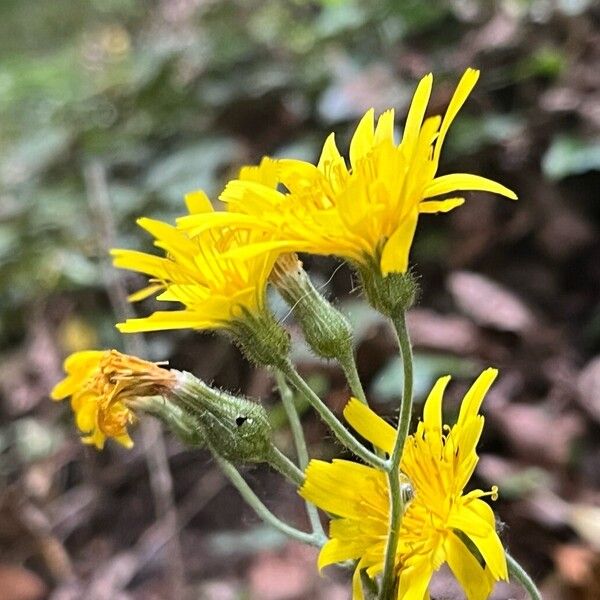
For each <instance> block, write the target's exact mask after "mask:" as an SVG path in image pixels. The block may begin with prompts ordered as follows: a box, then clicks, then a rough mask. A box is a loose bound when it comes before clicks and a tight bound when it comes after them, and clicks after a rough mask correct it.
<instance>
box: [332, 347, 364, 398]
mask: <svg viewBox="0 0 600 600" xmlns="http://www.w3.org/2000/svg"><path fill="white" fill-rule="evenodd" d="M338 361H339V363H340V366H341V367H342V370H343V371H344V375H345V376H346V380H347V381H348V385H349V386H350V391H351V392H352V395H353V396H354V397H355V398H358V400H360V401H361V402H362V403H363V404H366V405H367V406H368V405H369V403H368V402H367V396H366V394H365V390H364V388H363V386H362V382H361V380H360V377H359V375H358V370H357V368H356V359H355V358H354V352H353V350H352V348H349V351H348V352H344V353H343V354H342V355H340V356H338Z"/></svg>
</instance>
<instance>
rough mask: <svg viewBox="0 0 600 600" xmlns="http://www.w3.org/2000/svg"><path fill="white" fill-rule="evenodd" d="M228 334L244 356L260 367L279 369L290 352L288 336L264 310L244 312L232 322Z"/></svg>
mask: <svg viewBox="0 0 600 600" xmlns="http://www.w3.org/2000/svg"><path fill="white" fill-rule="evenodd" d="M230 332H231V334H232V336H233V339H234V341H235V343H236V344H237V345H238V346H239V348H240V350H241V351H242V353H243V354H244V356H245V357H246V358H247V359H248V360H249V361H251V362H253V363H254V364H256V365H258V366H261V367H276V368H281V367H282V366H283V365H284V364H285V363H286V361H287V357H288V354H289V351H290V336H289V334H288V333H287V331H286V330H285V329H284V328H283V327H282V326H281V325H280V324H279V323H278V322H277V321H276V320H275V317H273V315H272V314H271V313H270V312H268V311H267V310H266V309H264V310H262V311H260V312H259V313H250V312H248V311H244V314H243V317H242V318H239V319H236V320H235V321H234V322H232V324H231V327H230Z"/></svg>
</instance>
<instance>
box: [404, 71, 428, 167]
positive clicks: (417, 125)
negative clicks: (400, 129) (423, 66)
mask: <svg viewBox="0 0 600 600" xmlns="http://www.w3.org/2000/svg"><path fill="white" fill-rule="evenodd" d="M432 85H433V75H432V74H431V73H429V74H428V75H425V77H423V79H421V81H419V85H418V86H417V89H416V91H415V95H414V96H413V99H412V102H411V103H410V109H409V111H408V116H407V117H406V125H405V126H404V135H403V136H402V143H401V144H400V147H401V148H402V149H403V150H404V155H405V156H406V158H407V159H408V160H410V159H411V158H412V155H413V152H414V150H415V148H416V146H417V141H418V139H419V132H420V130H421V125H422V124H423V119H424V118H425V112H426V111H427V104H428V103H429V97H430V96H431V87H432Z"/></svg>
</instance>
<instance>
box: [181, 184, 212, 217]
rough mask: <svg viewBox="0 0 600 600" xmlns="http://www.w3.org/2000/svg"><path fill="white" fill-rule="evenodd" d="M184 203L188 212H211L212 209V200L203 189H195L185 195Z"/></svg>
mask: <svg viewBox="0 0 600 600" xmlns="http://www.w3.org/2000/svg"><path fill="white" fill-rule="evenodd" d="M184 199H185V205H186V207H187V209H188V212H189V213H190V214H191V215H193V214H197V215H198V214H202V213H211V212H213V211H214V208H213V205H212V202H211V201H210V199H209V197H208V196H207V195H206V194H205V192H204V191H203V190H196V191H195V192H189V193H188V194H186V195H185V197H184Z"/></svg>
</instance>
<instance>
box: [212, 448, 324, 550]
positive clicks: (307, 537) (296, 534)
mask: <svg viewBox="0 0 600 600" xmlns="http://www.w3.org/2000/svg"><path fill="white" fill-rule="evenodd" d="M213 455H214V457H215V460H216V461H217V463H219V466H220V467H221V469H222V470H223V472H224V473H225V475H226V476H227V478H228V479H229V481H231V483H232V484H233V485H234V486H235V488H236V489H237V491H238V492H239V493H240V495H241V496H242V498H243V499H244V500H245V501H246V503H247V504H249V505H250V506H251V507H252V508H253V509H254V512H256V514H257V515H258V516H259V517H260V518H261V519H262V520H263V521H264V522H265V523H268V524H269V525H271V526H273V527H274V528H275V529H277V530H279V531H281V532H282V533H284V534H285V535H287V536H289V537H291V538H293V539H295V540H297V541H299V542H302V543H303V544H309V545H311V546H316V547H317V548H320V547H321V546H322V545H323V544H324V543H325V541H326V538H325V537H324V536H323V535H322V534H317V533H306V532H305V531H300V530H299V529H296V528H295V527H292V526H291V525H288V524H287V523H284V522H283V521H282V520H281V519H279V518H278V517H276V516H275V515H274V514H273V513H272V512H271V511H270V510H269V509H268V508H267V507H266V506H265V505H264V504H263V503H262V502H261V501H260V500H259V498H258V496H257V495H256V494H255V493H254V492H253V491H252V489H250V486H249V485H248V484H247V483H246V481H245V479H244V478H243V477H242V476H241V475H240V474H239V472H238V470H237V469H236V468H235V467H234V466H233V465H232V464H231V463H230V462H229V461H228V460H225V459H224V458H223V457H222V456H220V455H219V454H216V453H213Z"/></svg>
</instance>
